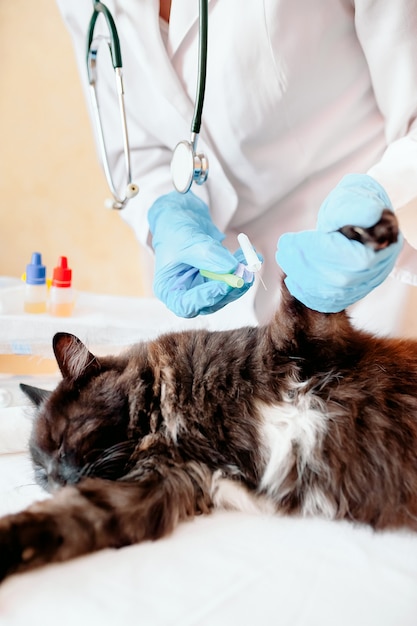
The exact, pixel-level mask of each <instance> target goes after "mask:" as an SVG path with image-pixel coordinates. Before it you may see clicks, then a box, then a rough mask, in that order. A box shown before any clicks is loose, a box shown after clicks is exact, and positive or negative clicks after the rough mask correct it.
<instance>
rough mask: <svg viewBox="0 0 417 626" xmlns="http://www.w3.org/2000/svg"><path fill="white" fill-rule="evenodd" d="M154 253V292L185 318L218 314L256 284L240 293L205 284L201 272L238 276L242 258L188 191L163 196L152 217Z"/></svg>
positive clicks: (213, 282)
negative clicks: (224, 240) (233, 252)
mask: <svg viewBox="0 0 417 626" xmlns="http://www.w3.org/2000/svg"><path fill="white" fill-rule="evenodd" d="M148 221H149V227H150V230H151V233H152V245H153V249H154V251H155V278H154V284H153V288H154V292H155V295H156V296H157V298H159V299H160V300H162V302H164V303H165V304H166V306H167V307H168V308H169V309H171V311H173V312H174V313H175V314H176V315H178V316H180V317H195V316H196V315H200V314H202V315H204V314H208V313H214V311H217V310H218V309H221V308H222V307H224V306H225V305H226V304H229V303H230V302H232V301H233V300H237V298H240V297H241V296H242V295H243V294H244V293H246V291H247V290H248V289H249V287H250V286H251V285H252V284H253V280H252V281H251V282H250V283H245V285H244V286H243V287H241V288H240V289H236V288H233V287H230V286H229V285H226V284H225V283H223V282H220V281H217V280H209V279H207V278H203V276H201V274H200V273H199V270H201V269H203V270H209V271H212V272H217V273H224V274H227V273H233V272H234V271H235V270H236V268H237V266H238V263H239V262H240V261H242V260H243V255H242V254H241V251H240V250H239V251H238V252H237V253H236V254H235V255H233V254H231V253H230V252H229V251H228V250H227V249H226V248H225V247H224V246H222V245H221V241H223V239H224V237H225V236H224V234H223V233H221V232H220V231H219V230H218V228H217V227H216V226H215V225H214V224H213V222H212V220H211V217H210V213H209V209H208V206H207V205H206V204H205V203H204V202H203V201H202V200H200V198H198V197H197V196H195V195H194V194H193V192H192V191H188V192H187V193H186V194H181V193H178V192H176V191H172V192H171V193H169V194H167V195H165V196H161V197H160V198H158V200H156V201H155V202H154V204H153V205H152V207H151V208H150V210H149V213H148Z"/></svg>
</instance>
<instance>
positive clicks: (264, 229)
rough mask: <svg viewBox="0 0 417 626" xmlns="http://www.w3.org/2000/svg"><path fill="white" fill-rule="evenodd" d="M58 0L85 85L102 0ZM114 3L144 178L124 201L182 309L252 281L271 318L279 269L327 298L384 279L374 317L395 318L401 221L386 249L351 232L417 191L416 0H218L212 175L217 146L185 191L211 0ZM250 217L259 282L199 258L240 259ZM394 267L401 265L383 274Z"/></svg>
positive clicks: (203, 143)
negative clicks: (181, 173) (183, 176)
mask: <svg viewBox="0 0 417 626" xmlns="http://www.w3.org/2000/svg"><path fill="white" fill-rule="evenodd" d="M57 2H58V5H59V7H60V9H61V12H62V15H63V18H64V20H65V22H66V24H67V25H68V28H69V30H70V32H71V35H72V38H73V42H74V46H75V52H76V56H77V59H78V63H79V68H80V73H81V76H82V80H83V84H84V86H85V89H86V92H87V91H88V79H87V71H86V60H85V55H86V50H85V49H86V36H87V32H88V28H89V23H90V19H91V15H92V10H93V4H94V2H90V1H88V0H84V1H82V2H81V1H79V2H74V1H73V0H57ZM106 6H107V7H108V10H109V11H110V13H111V15H112V16H113V18H114V20H115V24H116V28H117V31H118V34H119V37H120V43H121V49H122V57H123V80H124V89H125V107H126V118H127V126H128V132H129V142H130V158H131V170H132V180H133V183H135V184H136V183H137V184H138V186H139V188H140V191H139V193H138V194H137V195H134V193H136V191H135V192H134V193H131V194H130V196H132V197H131V199H130V200H129V201H128V202H126V203H125V204H123V206H122V208H121V211H120V212H121V215H122V217H123V218H124V219H125V220H126V221H127V222H128V223H129V224H130V225H131V227H132V228H133V229H134V231H135V233H136V235H137V238H138V240H139V241H140V242H141V243H142V244H143V246H144V249H148V250H151V251H152V255H154V270H152V271H151V269H150V264H149V263H148V273H149V274H152V275H153V276H154V282H153V288H154V292H155V294H156V295H157V296H158V297H159V298H160V299H161V300H162V301H163V302H165V303H166V305H167V306H168V307H169V308H170V309H172V311H174V312H175V313H176V314H177V315H179V316H183V317H192V316H195V315H198V314H205V313H211V312H214V311H216V310H218V309H220V308H222V307H223V306H225V305H227V304H229V303H231V302H232V301H233V300H236V299H237V298H240V297H241V296H243V298H242V302H243V303H244V306H248V300H250V301H251V302H254V306H255V310H256V312H257V315H258V318H259V319H260V320H261V321H264V320H265V319H267V318H268V317H269V316H270V314H271V312H272V310H273V308H274V306H275V304H276V302H275V300H276V298H277V292H278V290H277V288H276V287H277V285H278V284H279V281H280V274H281V271H282V270H281V269H280V268H282V269H283V270H284V272H285V273H286V274H287V279H286V280H287V285H288V287H289V289H290V291H291V292H292V293H293V294H294V295H295V296H296V297H297V298H299V299H300V300H301V301H303V302H304V303H305V304H307V305H308V306H310V307H311V308H313V309H316V310H319V311H325V312H333V311H338V310H341V309H343V308H345V307H347V306H349V305H351V304H353V303H355V302H356V301H358V300H360V299H362V298H363V297H364V296H365V295H366V294H368V293H369V292H372V293H370V294H369V295H368V296H367V297H366V298H365V300H363V301H362V302H361V303H359V307H358V308H359V309H361V307H362V314H358V315H359V318H360V315H362V322H363V324H364V325H366V324H367V323H369V324H370V326H371V327H372V329H375V327H378V326H379V328H381V329H383V330H384V331H386V332H390V331H393V330H395V327H396V323H397V321H398V317H399V315H400V314H401V312H402V310H403V307H404V303H405V298H406V292H407V286H406V284H405V282H406V281H408V282H412V281H413V280H415V276H414V274H417V271H416V270H417V260H416V259H417V252H416V251H415V250H414V249H412V248H411V247H410V246H409V245H408V244H407V243H406V242H404V241H403V238H402V237H400V239H399V241H398V242H397V243H395V244H392V245H390V246H388V247H387V248H386V249H384V250H380V251H377V252H375V251H373V250H370V249H368V248H364V246H362V245H361V244H359V243H357V242H351V241H348V240H347V239H346V238H345V237H344V236H343V235H341V234H340V233H339V232H337V231H338V229H339V228H340V227H341V226H343V225H345V224H354V225H356V226H360V227H369V226H372V225H373V224H375V223H376V222H377V221H378V220H379V217H380V215H381V212H382V210H383V208H385V207H389V208H393V209H394V210H397V209H399V208H401V207H403V206H405V205H407V204H408V203H409V202H410V201H412V200H413V199H414V198H416V197H417V9H416V3H415V0H395V1H393V0H379V1H378V2H375V1H374V0H356V1H355V0H316V1H315V2H312V0H263V1H262V0H245V2H244V3H242V2H241V1H240V0H227V1H226V0H209V2H208V53H207V73H206V84H205V99H204V109H203V114H202V124H201V133H198V152H199V153H203V154H204V157H203V160H202V164H201V165H202V170H203V172H202V173H201V172H200V174H202V175H201V178H203V179H204V178H205V172H204V167H205V166H206V165H207V163H206V161H205V159H206V158H207V160H208V163H209V175H208V177H207V180H206V181H205V182H204V184H200V185H199V184H196V183H195V182H194V183H193V184H192V186H191V189H190V190H189V191H187V192H186V193H179V192H178V191H173V189H174V187H173V181H172V177H171V161H172V158H173V150H174V148H175V146H176V145H177V144H178V143H179V142H181V141H182V140H184V139H185V140H187V139H188V138H189V137H190V127H191V120H192V119H193V114H194V111H195V100H196V89H197V86H198V85H197V82H198V79H197V67H198V64H199V61H200V58H199V41H200V39H199V34H200V32H199V31H200V30H201V23H200V22H199V2H198V1H197V0H194V1H192V0H189V1H188V2H184V1H183V2H181V1H180V0H172V2H169V1H168V2H165V1H163V0H161V2H157V1H156V0H108V1H107V2H106ZM199 23H200V28H199ZM100 29H102V31H103V33H106V34H107V33H108V28H107V26H106V23H105V20H104V19H102V16H99V18H98V20H97V24H96V31H95V35H96V33H97V32H100ZM101 54H102V53H101V52H100V54H99V55H98V56H101ZM104 56H106V55H105V53H104ZM97 63H98V69H99V70H100V72H99V78H98V81H97V89H98V92H99V94H98V98H99V103H100V109H101V113H102V116H103V118H104V120H105V127H106V128H105V137H106V144H107V155H108V160H109V166H110V168H111V170H112V172H113V175H114V178H115V180H117V181H123V180H124V176H125V169H124V168H125V166H124V161H123V144H122V140H121V132H120V122H119V118H120V112H119V104H118V100H117V94H116V89H115V85H114V72H113V68H112V66H111V63H110V60H109V59H108V58H107V59H105V61H103V62H102V65H100V63H101V61H100V62H99V61H98V60H97ZM92 115H94V112H92ZM191 137H193V135H191ZM184 143H186V142H184ZM199 182H201V181H199ZM119 185H120V182H119ZM128 195H129V194H128ZM133 196H134V197H133ZM240 232H244V233H246V234H247V235H248V236H249V238H250V240H251V242H252V244H253V245H254V246H255V248H256V250H257V252H258V253H260V254H261V255H262V257H263V260H264V264H263V280H264V282H265V283H266V285H267V287H268V290H267V291H265V290H263V289H262V287H261V288H260V287H259V285H258V281H255V285H254V286H252V284H247V285H245V287H244V288H242V289H236V288H232V287H230V286H228V285H226V284H225V283H223V282H219V281H214V280H209V279H206V278H203V277H202V276H201V275H200V274H199V273H198V272H197V270H199V269H210V270H212V271H214V272H220V273H221V272H226V273H227V272H233V271H234V270H235V268H236V266H237V264H238V258H237V257H235V256H234V255H233V254H232V253H231V252H229V250H236V249H237V247H238V245H237V242H236V236H237V234H238V233H240ZM223 238H224V239H223ZM220 242H222V243H220ZM277 242H279V243H278V252H277ZM401 249H402V252H401V254H400V250H401ZM149 258H150V255H149ZM207 266H208V267H207ZM394 266H395V269H394ZM393 269H394V274H396V276H397V277H398V278H399V280H392V279H391V278H390V279H389V280H388V281H385V282H384V284H383V285H381V286H379V287H378V288H377V289H375V288H376V287H377V286H378V285H380V283H382V282H383V281H384V279H385V278H386V277H387V276H388V275H389V274H390V273H392V270H393ZM405 279H406V281H405ZM250 287H252V288H250ZM232 306H235V304H233V305H232Z"/></svg>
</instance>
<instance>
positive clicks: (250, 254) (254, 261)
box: [237, 233, 267, 291]
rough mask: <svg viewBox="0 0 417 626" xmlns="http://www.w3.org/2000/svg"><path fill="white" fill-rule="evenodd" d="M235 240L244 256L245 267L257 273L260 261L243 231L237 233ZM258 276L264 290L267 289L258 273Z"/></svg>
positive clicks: (260, 264)
mask: <svg viewBox="0 0 417 626" xmlns="http://www.w3.org/2000/svg"><path fill="white" fill-rule="evenodd" d="M237 240H238V242H239V245H240V247H241V249H242V252H243V255H244V257H245V260H246V265H247V269H248V270H249V271H250V272H254V273H258V272H259V270H260V269H261V267H262V261H261V260H260V259H259V257H258V255H257V254H256V252H255V248H254V247H253V245H252V244H251V242H250V239H249V237H248V236H247V235H245V233H239V235H238V236H237ZM258 276H259V280H260V281H261V283H262V285H263V288H264V289H265V291H266V290H267V289H266V285H265V283H264V281H263V280H262V277H261V275H260V274H258Z"/></svg>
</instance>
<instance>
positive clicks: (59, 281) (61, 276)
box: [49, 256, 74, 317]
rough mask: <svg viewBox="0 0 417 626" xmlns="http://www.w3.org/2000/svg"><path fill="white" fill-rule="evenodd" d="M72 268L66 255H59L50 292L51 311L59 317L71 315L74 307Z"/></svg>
mask: <svg viewBox="0 0 417 626" xmlns="http://www.w3.org/2000/svg"><path fill="white" fill-rule="evenodd" d="M71 280H72V270H71V269H70V268H69V267H68V259H67V257H66V256H61V257H59V260H58V265H57V266H56V267H55V268H54V272H53V274H52V284H51V289H50V292H49V312H50V314H51V315H57V316H59V317H69V316H70V315H71V314H72V311H73V309H74V290H73V288H72V286H71Z"/></svg>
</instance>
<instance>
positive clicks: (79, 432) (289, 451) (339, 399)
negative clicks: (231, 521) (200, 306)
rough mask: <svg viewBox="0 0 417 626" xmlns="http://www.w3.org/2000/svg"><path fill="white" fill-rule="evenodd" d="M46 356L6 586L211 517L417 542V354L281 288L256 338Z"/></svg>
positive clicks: (408, 344) (173, 338)
mask: <svg viewBox="0 0 417 626" xmlns="http://www.w3.org/2000/svg"><path fill="white" fill-rule="evenodd" d="M391 227H392V223H391V222H390V223H389V225H386V228H385V230H384V232H385V231H386V230H387V229H388V230H389V229H390V228H391ZM350 234H351V236H355V237H357V236H358V233H357V232H356V231H355V232H354V233H350ZM362 235H363V233H362V234H361V236H362ZM367 236H369V233H367ZM371 240H372V241H371V243H372V242H375V234H374V233H373V234H372V237H371ZM381 245H384V243H382V244H381ZM53 347H54V352H55V355H56V359H57V362H58V364H59V367H60V370H61V372H62V375H63V379H62V382H60V383H59V385H58V386H57V388H56V389H55V390H54V391H53V392H44V391H41V390H37V389H34V388H27V387H26V392H27V393H28V395H29V396H30V397H31V398H32V400H33V401H34V402H35V404H36V405H37V406H38V410H37V415H36V417H35V421H34V426H33V433H32V437H31V441H30V452H31V455H32V459H33V465H34V470H35V474H36V478H37V481H38V482H39V483H40V484H41V485H43V486H44V487H45V488H46V489H47V490H48V491H50V492H52V493H53V497H52V498H49V499H46V500H44V501H42V502H39V503H37V504H34V505H32V506H31V507H29V508H28V509H27V510H25V511H23V512H20V513H17V514H14V515H9V516H7V517H4V518H2V519H1V520H0V578H4V577H5V576H7V575H9V574H10V573H13V572H21V571H25V570H28V569H31V568H33V567H37V566H39V565H42V564H45V563H49V562H54V561H65V560H67V559H70V558H72V557H75V556H77V555H81V554H86V553H90V552H92V551H95V550H100V549H101V548H106V547H114V548H118V547H120V546H125V545H128V544H132V543H136V542H140V541H143V540H147V539H152V540H154V539H158V538H159V537H162V536H164V535H166V534H167V533H170V532H171V531H172V530H173V529H174V528H175V526H176V525H177V524H178V523H179V522H181V521H183V520H187V519H190V518H192V517H193V516H195V515H198V514H207V513H209V512H210V511H211V510H212V509H213V508H214V507H233V508H248V507H249V508H251V509H259V510H263V511H268V512H275V513H277V514H280V515H283V514H290V515H321V516H325V517H326V518H331V519H335V520H336V519H348V520H352V521H353V522H359V523H365V524H370V525H371V526H372V527H374V528H375V529H384V528H398V527H408V528H410V529H413V530H417V343H416V342H414V341H406V340H396V339H387V338H376V337H373V336H371V335H369V334H366V333H365V332H362V331H359V330H357V329H354V328H353V327H352V325H351V324H350V322H349V319H348V317H347V315H346V314H345V312H342V313H336V314H322V313H317V312H315V311H311V310H309V309H307V308H306V307H304V306H303V305H302V304H301V303H300V302H298V301H297V300H295V299H294V298H292V297H291V296H290V295H289V293H288V292H287V290H286V289H285V287H283V294H282V301H281V305H280V308H279V310H278V311H277V313H276V315H275V317H274V319H273V320H272V321H271V322H270V323H269V324H268V325H265V326H263V327H258V328H251V327H248V328H241V329H236V330H231V331H219V332H208V331H205V330H197V331H195V330H194V331H187V332H177V333H170V334H165V335H163V336H161V337H159V338H158V339H155V340H153V341H149V342H147V343H140V344H138V345H135V346H133V347H132V348H131V349H130V350H129V351H127V352H126V353H125V354H123V355H122V356H120V355H119V356H109V357H96V356H94V355H93V354H91V353H90V352H89V350H88V349H87V347H85V346H84V345H83V344H82V343H81V341H80V340H79V339H77V338H76V337H74V336H72V335H69V334H66V333H60V334H58V335H56V336H55V338H54V341H53Z"/></svg>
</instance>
